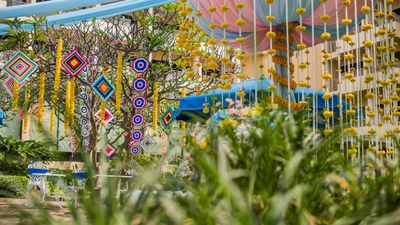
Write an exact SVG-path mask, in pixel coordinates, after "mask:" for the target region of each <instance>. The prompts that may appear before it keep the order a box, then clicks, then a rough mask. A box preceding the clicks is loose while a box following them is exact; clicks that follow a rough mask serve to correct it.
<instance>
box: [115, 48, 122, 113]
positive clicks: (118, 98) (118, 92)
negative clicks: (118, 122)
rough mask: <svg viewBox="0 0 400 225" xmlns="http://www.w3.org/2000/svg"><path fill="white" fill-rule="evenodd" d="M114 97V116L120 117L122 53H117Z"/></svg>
mask: <svg viewBox="0 0 400 225" xmlns="http://www.w3.org/2000/svg"><path fill="white" fill-rule="evenodd" d="M116 86H117V87H116V89H117V90H116V93H115V94H116V96H115V109H116V113H115V115H117V116H119V115H121V95H122V53H121V52H118V63H117V83H116Z"/></svg>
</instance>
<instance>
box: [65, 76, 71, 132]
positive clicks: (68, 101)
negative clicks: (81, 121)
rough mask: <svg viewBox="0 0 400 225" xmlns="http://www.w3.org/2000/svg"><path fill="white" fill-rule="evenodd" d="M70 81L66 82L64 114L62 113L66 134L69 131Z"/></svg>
mask: <svg viewBox="0 0 400 225" xmlns="http://www.w3.org/2000/svg"><path fill="white" fill-rule="evenodd" d="M70 98H71V81H67V87H66V89H65V113H64V133H65V134H68V129H69V113H70V104H71V99H70Z"/></svg>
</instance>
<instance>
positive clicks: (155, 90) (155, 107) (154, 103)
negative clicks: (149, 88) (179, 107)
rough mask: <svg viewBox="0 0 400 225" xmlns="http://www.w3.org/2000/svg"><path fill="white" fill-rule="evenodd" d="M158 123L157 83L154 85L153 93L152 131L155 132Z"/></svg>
mask: <svg viewBox="0 0 400 225" xmlns="http://www.w3.org/2000/svg"><path fill="white" fill-rule="evenodd" d="M157 122H158V82H155V83H154V93H153V131H154V132H156V131H157V125H158V124H157Z"/></svg>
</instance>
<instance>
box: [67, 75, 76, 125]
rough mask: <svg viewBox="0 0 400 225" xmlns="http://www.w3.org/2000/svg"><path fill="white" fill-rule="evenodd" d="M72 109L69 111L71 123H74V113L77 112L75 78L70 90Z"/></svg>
mask: <svg viewBox="0 0 400 225" xmlns="http://www.w3.org/2000/svg"><path fill="white" fill-rule="evenodd" d="M69 98H70V103H69V104H70V105H69V107H70V111H69V120H68V122H69V123H70V125H73V124H74V114H75V78H73V79H72V80H71V90H70V96H69Z"/></svg>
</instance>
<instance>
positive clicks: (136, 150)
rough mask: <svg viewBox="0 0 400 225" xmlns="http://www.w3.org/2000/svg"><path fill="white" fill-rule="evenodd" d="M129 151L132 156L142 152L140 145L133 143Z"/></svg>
mask: <svg viewBox="0 0 400 225" xmlns="http://www.w3.org/2000/svg"><path fill="white" fill-rule="evenodd" d="M131 153H132V155H134V156H137V155H140V153H142V149H141V148H140V146H138V145H134V146H132V148H131Z"/></svg>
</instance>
